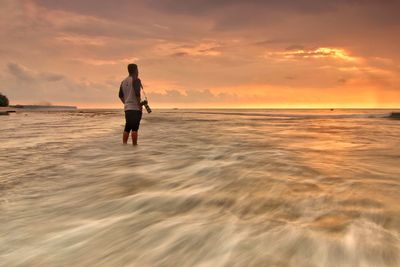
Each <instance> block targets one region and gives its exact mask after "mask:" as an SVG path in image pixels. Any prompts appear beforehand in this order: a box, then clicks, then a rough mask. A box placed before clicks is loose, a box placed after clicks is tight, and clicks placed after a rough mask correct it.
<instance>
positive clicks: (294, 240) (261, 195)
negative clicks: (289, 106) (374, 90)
mask: <svg viewBox="0 0 400 267" xmlns="http://www.w3.org/2000/svg"><path fill="white" fill-rule="evenodd" d="M390 112H391V111H389V110H350V109H347V110H333V111H331V110H313V109H312V110H219V109H213V110H206V109H204V110H154V112H153V113H151V114H144V116H143V120H142V124H141V129H140V133H139V145H138V146H135V147H134V146H132V145H125V146H124V145H122V144H121V141H122V140H121V139H122V130H123V125H124V117H123V111H121V110H77V111H58V112H57V111H43V112H39V111H21V112H18V113H16V114H10V116H2V117H0V266H4V267H9V266H180V267H181V266H202V267H203V266H212V267H214V266H295V267H301V266H304V267H312V266H324V267H325V266H327V267H330V266H332V267H338V266H400V149H399V148H400V120H394V119H389V118H388V114H389V113H390Z"/></svg>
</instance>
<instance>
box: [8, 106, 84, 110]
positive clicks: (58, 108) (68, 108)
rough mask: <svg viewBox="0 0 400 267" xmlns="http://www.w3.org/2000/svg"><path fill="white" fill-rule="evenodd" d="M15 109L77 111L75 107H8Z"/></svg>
mask: <svg viewBox="0 0 400 267" xmlns="http://www.w3.org/2000/svg"><path fill="white" fill-rule="evenodd" d="M9 107H10V108H15V109H24V110H77V109H78V108H77V107H76V106H52V105H51V106H49V105H13V106H9Z"/></svg>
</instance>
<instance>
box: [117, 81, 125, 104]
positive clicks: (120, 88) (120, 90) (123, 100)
mask: <svg viewBox="0 0 400 267" xmlns="http://www.w3.org/2000/svg"><path fill="white" fill-rule="evenodd" d="M118 96H119V99H121V102H122V103H123V104H125V99H124V91H122V83H121V85H120V86H119V93H118Z"/></svg>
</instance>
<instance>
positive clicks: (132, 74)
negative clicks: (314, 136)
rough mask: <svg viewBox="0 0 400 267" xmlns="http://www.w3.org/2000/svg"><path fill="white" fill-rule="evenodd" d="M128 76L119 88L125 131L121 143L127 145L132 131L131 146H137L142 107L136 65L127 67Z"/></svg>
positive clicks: (140, 86)
mask: <svg viewBox="0 0 400 267" xmlns="http://www.w3.org/2000/svg"><path fill="white" fill-rule="evenodd" d="M128 73H129V76H128V77H126V78H125V79H124V80H123V81H122V82H121V86H120V87H119V98H120V99H121V101H122V103H124V110H125V121H126V123H125V129H124V133H123V135H122V143H123V144H127V143H128V139H129V133H130V132H131V131H132V145H134V146H135V145H137V139H138V130H139V126H140V120H141V119H142V109H143V108H142V105H141V104H140V101H141V100H140V89H141V88H142V83H141V81H140V79H139V70H138V67H137V65H136V64H129V65H128Z"/></svg>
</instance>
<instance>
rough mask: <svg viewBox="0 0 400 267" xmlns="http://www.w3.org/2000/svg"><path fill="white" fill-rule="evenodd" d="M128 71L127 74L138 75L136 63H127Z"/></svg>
mask: <svg viewBox="0 0 400 267" xmlns="http://www.w3.org/2000/svg"><path fill="white" fill-rule="evenodd" d="M128 72H129V75H131V76H135V77H137V76H138V75H139V70H138V66H137V65H136V64H129V65H128Z"/></svg>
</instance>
